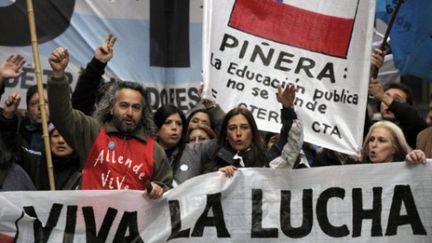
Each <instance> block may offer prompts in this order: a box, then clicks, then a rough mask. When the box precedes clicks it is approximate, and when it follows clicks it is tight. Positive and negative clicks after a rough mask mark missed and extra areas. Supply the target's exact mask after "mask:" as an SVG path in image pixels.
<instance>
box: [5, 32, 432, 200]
mask: <svg viewBox="0 0 432 243" xmlns="http://www.w3.org/2000/svg"><path fill="white" fill-rule="evenodd" d="M115 42H116V37H115V36H114V35H113V34H109V35H108V36H107V38H106V40H105V41H104V42H103V43H102V44H101V45H100V46H98V47H97V48H96V49H95V53H94V57H93V58H92V59H91V60H90V62H89V63H88V64H87V67H86V68H85V70H84V71H83V72H82V73H81V74H80V77H79V80H78V83H77V85H76V88H75V89H74V90H73V91H71V88H70V87H69V83H68V82H67V80H66V76H65V69H66V68H67V66H68V63H69V53H68V50H67V49H66V48H63V47H59V48H57V49H55V50H53V51H52V53H51V55H50V57H49V64H50V65H51V68H52V76H51V77H50V78H49V80H48V83H47V85H44V86H43V89H44V96H45V97H44V99H45V102H46V104H45V107H46V109H45V112H46V114H47V116H48V121H49V124H48V130H49V141H50V145H51V146H50V147H51V156H52V159H53V172H54V176H55V189H56V190H73V189H102V190H105V189H136V190H144V191H146V192H145V193H147V194H148V195H149V197H151V198H159V197H161V196H162V195H163V193H164V192H166V191H167V190H170V189H171V188H173V186H174V187H175V186H177V185H179V184H181V183H183V182H184V181H186V180H188V179H190V178H192V177H194V176H197V175H202V174H204V173H209V172H214V171H219V172H222V173H224V174H225V175H226V176H228V177H231V176H233V175H234V174H235V173H236V170H237V169H238V168H242V167H269V168H272V169H277V168H290V169H306V168H308V167H316V166H327V165H345V164H358V163H387V162H394V161H407V163H425V161H426V158H431V157H432V139H431V136H432V135H431V133H432V128H430V127H429V128H428V124H429V125H430V117H429V116H430V115H429V116H427V117H421V116H420V115H419V113H418V112H417V110H416V109H415V107H414V104H413V102H412V100H413V99H412V94H411V91H410V89H409V87H407V86H405V85H403V84H400V83H390V84H388V85H386V86H385V87H383V85H382V84H381V81H380V80H379V79H374V78H371V80H370V82H369V94H370V95H372V96H373V97H374V99H376V100H378V104H379V106H380V107H379V111H380V119H379V120H377V119H376V116H375V117H373V116H372V113H371V112H368V111H365V113H367V115H366V120H365V129H364V143H363V146H362V150H361V154H360V156H352V155H347V154H342V153H340V152H336V151H332V150H330V149H326V148H319V147H317V146H315V145H313V144H310V143H306V142H303V135H302V132H303V131H302V125H301V121H300V119H299V118H298V117H297V115H296V112H295V109H294V99H295V94H296V92H295V90H296V87H295V85H294V84H289V85H287V86H286V87H285V88H284V89H283V88H282V87H278V93H277V99H278V101H279V102H280V108H281V117H282V128H281V130H280V133H265V132H262V131H260V130H259V129H258V127H257V124H256V122H255V120H254V117H253V116H252V113H251V112H250V111H249V110H248V109H246V108H244V107H241V106H238V107H235V108H233V109H231V110H229V111H227V112H224V111H223V110H222V109H221V108H220V107H219V105H218V104H216V103H215V102H214V101H212V100H210V99H204V98H203V99H202V100H201V101H200V102H199V103H198V104H197V106H196V107H195V108H194V109H192V110H191V111H189V112H187V114H185V113H184V112H183V111H182V110H181V109H179V108H178V107H176V106H175V105H173V104H166V105H163V106H161V107H159V108H158V109H157V110H156V111H154V112H153V111H152V109H151V107H150V106H149V101H148V95H147V93H146V90H145V87H143V86H141V85H140V84H138V83H134V82H128V81H118V82H104V80H103V78H102V75H103V74H104V69H105V67H106V65H107V64H108V62H109V61H110V60H111V59H112V58H113V56H114V49H115ZM384 55H385V53H383V52H382V51H381V50H379V49H375V50H374V51H373V53H372V54H371V66H376V67H377V68H380V67H381V65H382V64H383V60H384ZM24 63H25V60H24V58H23V57H22V56H20V55H11V56H10V57H9V58H8V59H7V60H3V61H2V63H1V64H0V87H1V88H0V89H1V91H0V92H1V94H2V95H4V92H5V90H4V80H6V79H8V78H16V77H18V76H19V75H20V74H21V73H22V71H21V68H22V67H23V65H24ZM20 101H21V97H20V95H18V94H16V93H13V94H9V95H8V97H7V98H6V99H5V103H4V104H3V105H2V109H1V115H0V134H1V140H0V149H1V154H0V156H1V157H0V169H1V173H0V179H1V180H0V186H1V190H3V191H13V190H49V181H48V175H47V165H46V162H45V160H46V158H45V157H46V156H45V155H44V153H43V149H44V145H43V141H42V126H41V123H42V120H41V110H40V106H39V95H38V93H37V88H36V86H32V87H30V88H29V89H28V91H27V95H26V101H27V109H26V111H25V112H20V111H19V110H18V106H19V103H20ZM368 109H371V110H372V109H373V107H372V104H371V105H370V106H369V107H368ZM23 113H24V114H23ZM101 175H102V179H100V178H101Z"/></svg>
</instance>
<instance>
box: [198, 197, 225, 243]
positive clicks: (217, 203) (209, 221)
mask: <svg viewBox="0 0 432 243" xmlns="http://www.w3.org/2000/svg"><path fill="white" fill-rule="evenodd" d="M221 196H222V194H221V193H215V194H208V195H207V203H206V206H205V209H204V212H203V213H202V214H201V216H200V217H199V218H198V220H197V222H196V224H195V227H194V229H193V231H192V235H191V236H193V237H202V236H203V233H204V227H209V226H211V227H216V231H217V237H218V238H229V237H231V235H230V234H229V232H228V229H227V228H226V225H225V219H224V215H223V210H222V203H221ZM210 209H212V211H213V215H214V216H213V217H209V216H208V213H209V211H210Z"/></svg>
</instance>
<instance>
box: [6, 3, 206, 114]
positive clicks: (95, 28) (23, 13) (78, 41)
mask: <svg viewBox="0 0 432 243" xmlns="http://www.w3.org/2000/svg"><path fill="white" fill-rule="evenodd" d="M33 4H34V9H35V18H36V25H37V28H38V30H39V31H38V38H39V43H40V46H39V48H40V55H41V56H40V60H41V64H42V68H43V70H42V75H43V79H44V81H45V82H46V80H47V79H48V77H49V75H50V72H51V71H50V70H51V69H50V66H49V64H48V57H49V54H50V53H51V51H52V50H54V49H55V48H57V47H59V46H63V47H65V48H67V49H68V50H69V53H70V55H71V63H70V65H69V67H68V69H67V70H66V71H67V76H68V78H69V80H70V82H71V84H72V86H73V87H75V84H76V81H77V78H78V75H79V72H80V69H81V68H83V67H85V65H86V64H87V63H88V62H89V61H90V59H91V58H92V57H93V55H94V49H95V48H96V47H97V46H99V45H100V44H101V43H102V42H103V41H104V40H105V38H106V36H107V35H108V34H109V33H113V34H115V35H116V36H117V38H118V41H117V42H116V44H115V47H114V58H113V59H112V60H111V61H110V62H109V65H108V67H107V69H106V70H107V76H106V77H105V78H106V79H109V78H115V79H122V80H131V81H136V82H140V83H142V84H144V85H145V86H146V87H148V91H149V94H150V99H151V105H152V107H153V108H154V109H157V108H158V107H160V106H161V105H163V104H166V103H173V104H174V105H176V106H178V107H179V108H180V109H182V110H184V111H187V110H189V109H191V108H192V107H193V106H194V105H195V104H196V103H197V101H198V100H199V95H198V88H199V85H200V82H201V80H202V77H201V69H202V68H201V67H202V64H201V58H202V47H201V41H202V15H203V14H202V13H203V12H202V0H177V1H171V0H138V1H137V0H97V1H92V0H68V1H57V0H36V1H33ZM0 33H1V34H0V61H3V60H5V59H6V58H7V57H8V56H9V55H11V54H21V55H23V56H24V57H25V58H26V60H27V64H26V66H25V67H24V69H23V71H24V74H23V75H22V76H21V77H19V78H17V79H14V80H8V82H7V83H6V87H7V89H6V92H7V94H6V95H8V94H10V93H12V92H18V93H19V94H21V95H22V96H23V97H25V93H26V90H27V88H28V87H29V86H30V85H34V84H35V82H36V77H35V71H34V63H33V57H32V50H31V45H30V35H29V27H28V20H27V10H26V0H15V1H14V0H0ZM6 95H4V96H6ZM3 100H4V97H3ZM1 104H3V102H2V103H1ZM25 107H26V104H25V99H23V101H22V104H21V108H25Z"/></svg>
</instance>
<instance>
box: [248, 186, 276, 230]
mask: <svg viewBox="0 0 432 243" xmlns="http://www.w3.org/2000/svg"><path fill="white" fill-rule="evenodd" d="M262 200H263V193H262V190H261V189H252V229H251V237H252V238H277V237H278V233H279V232H278V229H277V228H263V227H262V217H263V212H262Z"/></svg>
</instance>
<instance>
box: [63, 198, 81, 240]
mask: <svg viewBox="0 0 432 243" xmlns="http://www.w3.org/2000/svg"><path fill="white" fill-rule="evenodd" d="M77 210H78V206H76V205H70V206H67V211H66V226H65V231H64V234H63V242H64V243H72V242H73V240H74V236H75V228H76V219H77Z"/></svg>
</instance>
